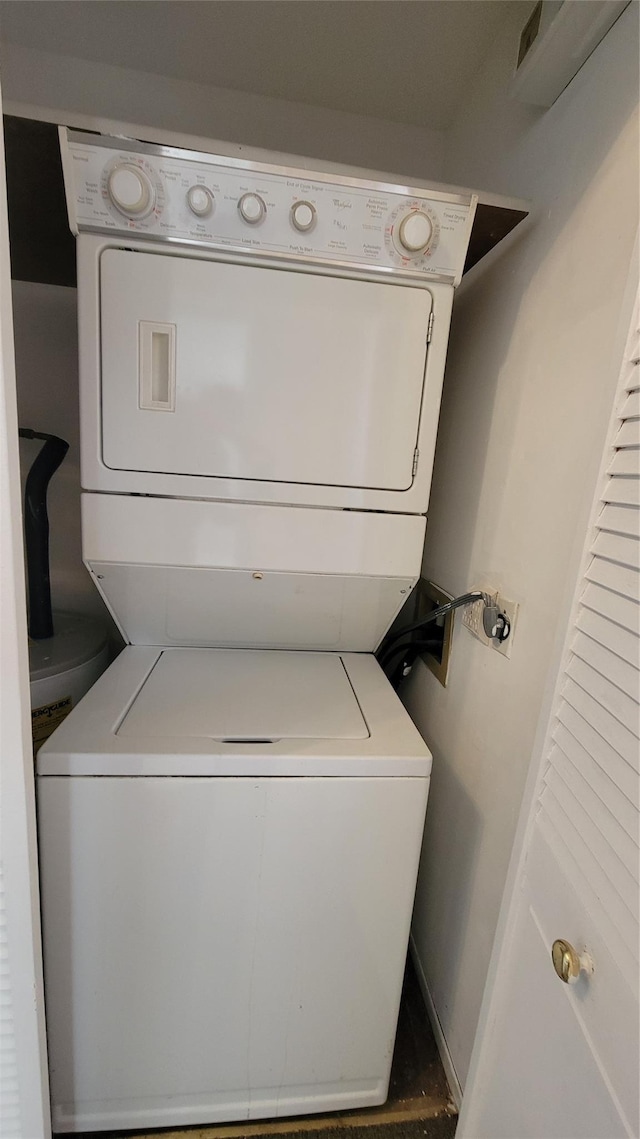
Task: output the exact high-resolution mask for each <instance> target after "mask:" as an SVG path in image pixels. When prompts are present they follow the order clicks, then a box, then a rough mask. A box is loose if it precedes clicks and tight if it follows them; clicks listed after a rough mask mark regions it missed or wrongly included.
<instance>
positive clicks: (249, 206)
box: [238, 194, 267, 225]
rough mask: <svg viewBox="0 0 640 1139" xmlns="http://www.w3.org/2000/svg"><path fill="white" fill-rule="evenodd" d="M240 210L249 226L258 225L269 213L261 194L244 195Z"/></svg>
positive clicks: (241, 199) (239, 205) (239, 203)
mask: <svg viewBox="0 0 640 1139" xmlns="http://www.w3.org/2000/svg"><path fill="white" fill-rule="evenodd" d="M238 209H239V210H240V216H241V217H242V218H244V220H245V221H246V222H248V223H249V225H257V224H258V222H259V221H262V219H263V217H264V215H265V214H266V212H267V207H266V206H265V204H264V202H263V200H262V198H261V197H260V196H259V194H243V195H242V197H241V198H240V201H239V202H238Z"/></svg>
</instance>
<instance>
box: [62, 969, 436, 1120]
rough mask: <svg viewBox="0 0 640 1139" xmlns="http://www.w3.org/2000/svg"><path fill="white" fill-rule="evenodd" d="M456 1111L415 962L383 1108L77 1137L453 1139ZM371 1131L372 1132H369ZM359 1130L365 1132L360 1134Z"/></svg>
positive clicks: (404, 995)
mask: <svg viewBox="0 0 640 1139" xmlns="http://www.w3.org/2000/svg"><path fill="white" fill-rule="evenodd" d="M456 1122H457V1117H456V1111H455V1107H454V1105H453V1102H452V1100H451V1095H450V1093H449V1087H448V1085H447V1081H446V1077H445V1074H444V1071H443V1068H442V1064H441V1062H440V1057H439V1055H438V1050H437V1048H436V1044H435V1041H434V1039H433V1033H432V1032H431V1026H430V1024H429V1021H428V1019H427V1014H426V1011H425V1007H424V1002H423V1000H422V995H421V993H420V989H419V986H418V980H417V977H416V974H415V971H414V968H413V965H412V964H411V961H409V962H408V963H407V970H406V973H405V979H404V988H403V992H402V1003H401V1006H400V1019H399V1021H398V1035H397V1037H396V1047H395V1052H394V1054H393V1066H392V1068H391V1082H390V1085H389V1098H388V1099H387V1102H386V1103H384V1104H382V1105H381V1106H380V1107H369V1108H364V1109H360V1110H357V1111H338V1112H335V1113H333V1114H332V1115H306V1116H297V1117H296V1118H287V1119H275V1120H271V1119H263V1120H258V1121H256V1122H253V1123H220V1124H214V1125H212V1126H207V1127H186V1128H181V1129H179V1130H175V1129H167V1128H165V1129H163V1130H159V1131H102V1132H99V1133H96V1132H95V1131H94V1132H86V1133H84V1134H82V1135H76V1139H120V1137H121V1136H122V1137H128V1139H250V1137H251V1139H254V1137H258V1136H267V1135H269V1136H271V1135H273V1136H278V1135H286V1137H287V1139H360V1136H361V1137H362V1139H453V1136H454V1134H455V1130H456ZM365 1131H366V1136H365V1135H364V1134H363V1133H364V1132H365ZM357 1133H360V1136H358V1134H357Z"/></svg>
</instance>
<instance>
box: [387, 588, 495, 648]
mask: <svg viewBox="0 0 640 1139" xmlns="http://www.w3.org/2000/svg"><path fill="white" fill-rule="evenodd" d="M481 600H483V601H485V602H486V603H488V602H489V601H490V598H489V596H488V594H486V593H483V592H482V590H480V589H474V590H472V591H471V593H463V594H462V596H461V597H454V598H453V599H452V600H451V601H445V603H444V604H443V605H439V606H438V608H437V609H432V610H431V612H430V613H427V615H426V616H425V617H422V618H421V619H420V620H419V621H414V622H413V624H411V625H405V626H404V628H403V629H398V630H397V631H396V632H395V633H391V634H390V636H388V637H387V638H386V640H385V641H383V643H382V644H381V645H380V648H379V649H378V651H377V653H376V657H377V660H378V664H379V665H380V666H381V668H385V666H386V663H387V660H388V659H389V657H390V656H391V655H393V656H395V651H392V650H395V647H396V645H397V642H398V641H400V640H401V639H402V637H404V636H406V635H407V634H408V633H415V632H417V631H418V629H423V628H424V627H425V625H429V624H430V623H431V622H432V621H437V620H438V618H439V617H446V615H447V613H451V612H452V611H453V610H454V609H459V608H460V606H462V605H472V604H473V603H474V602H475V601H481Z"/></svg>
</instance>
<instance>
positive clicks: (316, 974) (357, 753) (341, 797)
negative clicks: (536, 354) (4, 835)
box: [38, 130, 475, 1132]
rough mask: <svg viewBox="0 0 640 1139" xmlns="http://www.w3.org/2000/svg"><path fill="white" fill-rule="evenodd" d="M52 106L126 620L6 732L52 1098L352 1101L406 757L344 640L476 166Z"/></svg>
mask: <svg viewBox="0 0 640 1139" xmlns="http://www.w3.org/2000/svg"><path fill="white" fill-rule="evenodd" d="M61 139H62V153H63V166H64V170H65V182H66V188H67V200H68V205H69V213H70V220H71V225H72V228H73V230H74V232H76V233H78V234H79V238H78V266H79V275H78V296H79V327H80V371H81V434H82V483H83V488H84V491H83V502H82V512H83V554H84V558H85V562H86V564H87V567H88V569H89V572H90V573H91V574H92V576H93V578H94V581H95V583H96V585H97V587H98V589H99V590H100V592H101V594H102V596H103V597H104V599H105V601H106V603H107V605H108V606H109V608H110V610H111V612H112V614H113V616H114V618H115V620H116V621H117V622H118V625H119V627H120V629H121V630H122V633H123V636H124V637H125V640H126V641H127V647H126V648H125V649H124V651H123V652H122V654H121V655H120V657H119V658H118V659H117V660H116V661H115V663H114V664H113V665H112V666H111V668H110V669H109V670H108V671H107V672H106V673H105V674H104V675H103V676H102V677H101V678H100V680H99V681H98V682H97V684H96V685H95V686H94V687H93V688H92V690H91V691H90V693H89V694H88V695H87V696H86V697H85V698H84V700H83V701H82V702H81V703H80V705H79V706H78V707H77V708H76V709H74V710H73V712H72V713H71V715H70V716H69V717H68V718H67V719H66V720H65V722H64V723H63V724H62V725H61V727H60V728H59V729H58V730H57V731H56V732H55V733H54V735H53V736H52V737H51V738H50V740H49V741H48V742H47V743H45V744H44V745H43V747H42V748H41V749H40V752H39V755H38V817H39V840H40V859H41V874H42V912H43V931H44V957H45V982H46V1000H47V1026H48V1037H49V1054H50V1066H51V1092H52V1106H53V1127H54V1130H55V1131H59V1132H64V1131H89V1130H106V1129H110V1130H113V1129H117V1130H121V1129H126V1128H147V1127H169V1126H176V1125H180V1124H185V1125H186V1124H199V1123H212V1122H221V1121H225V1120H238V1119H254V1118H259V1117H265V1116H267V1117H268V1116H278V1115H287V1114H302V1113H305V1112H318V1111H327V1110H335V1109H344V1108H354V1107H362V1106H366V1105H372V1104H377V1103H381V1102H383V1101H384V1099H385V1098H386V1095H387V1087H388V1081H389V1073H390V1067H391V1058H392V1053H393V1044H394V1036H395V1029H396V1022H397V1015H398V1008H399V1001H400V990H401V984H402V974H403V966H404V958H405V954H406V948H407V941H408V934H409V923H410V918H411V909H412V902H413V894H414V890H415V882H416V874H417V867H418V859H419V852H420V844H421V836H422V828H423V823H424V813H425V808H426V801H427V792H428V786H429V773H430V765H431V757H430V754H429V751H428V749H427V747H426V746H425V744H424V742H423V741H422V739H421V738H420V736H419V735H418V733H417V731H416V730H415V728H414V727H413V725H412V724H411V722H410V720H409V718H408V716H407V714H406V712H405V711H404V709H403V707H402V705H401V704H400V702H399V700H398V698H397V697H396V695H395V693H394V692H393V691H392V689H391V687H390V686H389V684H388V682H387V680H386V678H385V676H384V674H383V673H382V671H381V669H380V668H379V666H378V664H377V662H376V660H375V658H374V657H373V655H372V653H373V651H374V650H375V648H376V647H377V646H378V644H379V643H380V641H381V639H382V637H383V636H384V634H385V632H386V631H387V629H388V628H389V626H390V625H391V623H392V621H393V619H394V617H395V616H396V614H397V613H398V611H399V609H400V608H401V606H402V604H403V602H404V601H405V600H406V597H407V596H408V594H409V592H410V591H411V589H412V588H413V586H414V584H415V582H416V580H417V578H418V576H419V572H420V562H421V553H422V545H423V539H424V530H425V512H426V507H427V500H428V493H429V484H430V479H431V468H432V462H433V450H434V446H435V435H436V427H437V416H438V408H439V402H440V391H441V386H442V376H443V369H444V358H445V352H446V343H447V336H448V328H449V317H450V310H451V302H452V295H453V288H454V285H455V283H456V282H457V281H458V280H459V278H460V275H461V272H462V266H463V263H464V256H465V252H466V247H467V242H468V238H469V232H470V227H471V221H472V217H473V210H474V204H475V199H474V197H473V195H471V194H467V195H464V194H447V193H445V192H437V191H433V190H428V189H420V188H413V187H411V188H410V187H406V186H405V187H398V186H391V185H388V184H386V183H378V182H371V181H368V180H365V179H362V178H359V177H357V176H355V175H353V176H352V175H341V176H339V175H337V174H326V173H325V174H323V173H313V174H312V173H309V171H304V170H294V169H284V168H282V167H276V166H269V165H264V164H258V163H250V162H247V161H234V160H233V159H229V158H220V157H216V156H215V155H210V154H206V153H197V154H196V153H192V152H185V151H180V150H174V149H170V148H161V147H158V148H154V147H151V146H145V145H143V144H140V143H134V142H129V141H127V140H122V139H117V140H116V139H110V138H102V137H98V136H94V135H81V134H78V133H76V132H67V131H65V130H61Z"/></svg>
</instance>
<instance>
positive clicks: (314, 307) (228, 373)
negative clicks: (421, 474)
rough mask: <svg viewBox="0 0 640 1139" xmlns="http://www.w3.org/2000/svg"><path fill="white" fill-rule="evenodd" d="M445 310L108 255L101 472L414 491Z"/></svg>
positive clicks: (300, 278)
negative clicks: (430, 345) (432, 326)
mask: <svg viewBox="0 0 640 1139" xmlns="http://www.w3.org/2000/svg"><path fill="white" fill-rule="evenodd" d="M431 304H432V299H431V295H430V293H429V292H428V291H426V290H425V289H421V288H416V287H407V286H398V285H390V284H386V283H379V282H364V281H355V280H346V279H343V278H338V277H331V276H320V275H315V274H313V275H312V274H310V273H304V272H290V271H286V270H282V269H270V268H262V267H260V268H256V267H253V266H247V265H237V264H230V263H227V262H223V263H221V262H216V261H207V260H204V259H200V258H199V259H196V258H187V257H184V256H180V255H174V256H172V255H165V254H159V253H146V252H145V253H142V252H135V251H131V250H120V249H109V250H107V251H105V252H104V253H103V254H102V257H101V318H102V319H101V323H102V449H103V461H104V463H105V464H106V465H107V466H108V467H111V468H114V469H116V470H122V471H150V472H163V473H166V474H182V475H195V476H217V477H221V478H226V479H251V480H260V481H263V482H271V483H302V484H305V483H306V484H316V485H321V486H322V485H324V486H338V487H343V486H344V487H363V488H379V489H382V490H407V489H408V488H409V487H410V486H411V484H412V478H413V474H412V470H413V461H414V451H415V448H416V444H417V437H418V426H419V419H420V407H421V401H422V390H423V384H424V370H425V357H426V348H427V345H426V334H427V326H428V318H429V314H430V311H431Z"/></svg>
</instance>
